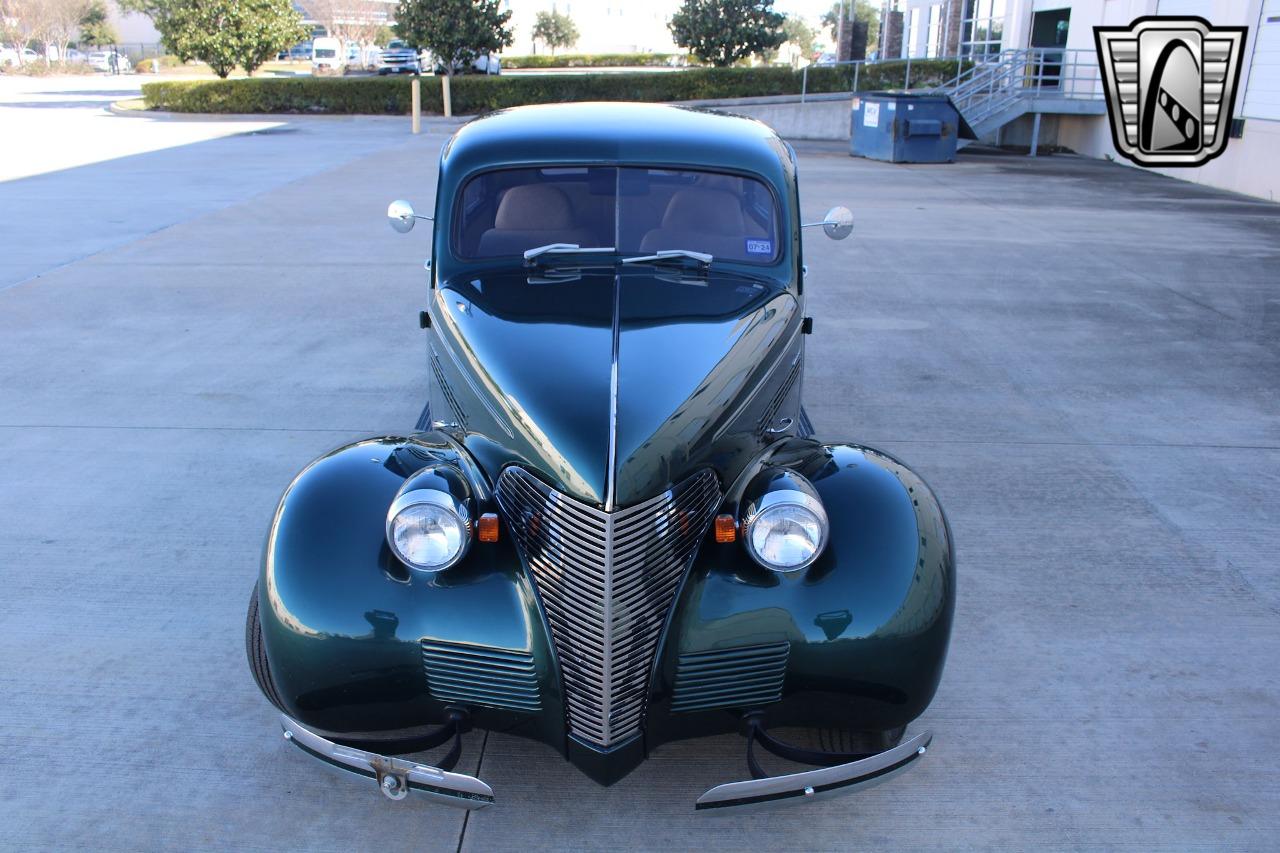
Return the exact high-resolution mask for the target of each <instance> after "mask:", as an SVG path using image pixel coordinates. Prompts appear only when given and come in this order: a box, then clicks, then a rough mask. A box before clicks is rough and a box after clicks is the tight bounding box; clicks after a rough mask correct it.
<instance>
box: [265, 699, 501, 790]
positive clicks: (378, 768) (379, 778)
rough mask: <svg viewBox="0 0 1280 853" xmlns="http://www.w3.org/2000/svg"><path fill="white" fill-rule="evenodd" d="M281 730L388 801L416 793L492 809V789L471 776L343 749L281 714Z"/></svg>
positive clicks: (296, 744)
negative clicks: (359, 778) (370, 784)
mask: <svg viewBox="0 0 1280 853" xmlns="http://www.w3.org/2000/svg"><path fill="white" fill-rule="evenodd" d="M280 726H281V728H283V729H284V737H285V740H287V741H289V742H290V743H292V744H293V745H294V746H296V747H298V748H299V749H301V750H302V751H303V752H306V753H309V754H310V755H311V756H312V757H314V758H318V759H320V760H321V761H323V762H325V763H326V764H330V765H332V766H334V767H337V768H338V769H339V770H345V771H347V772H348V773H354V774H356V775H357V776H365V777H367V778H369V779H373V780H374V781H375V782H377V783H378V790H380V791H381V792H382V793H383V794H385V795H386V796H387V797H389V798H390V799H393V800H403V799H404V798H405V797H407V796H408V795H409V792H410V791H415V792H417V793H419V794H423V795H425V796H426V797H428V798H430V799H432V800H434V801H435V802H438V803H444V804H445V805H450V806H457V807H458V808H464V809H482V808H484V807H485V806H491V805H493V789H492V788H490V787H489V786H488V785H486V784H485V783H484V782H481V781H480V780H479V779H477V778H475V777H474V776H467V775H465V774H462V773H452V772H450V771H447V770H441V769H440V768H438V767H431V766H430V765H427V764H418V763H417V762H414V761H408V760H406V759H403V758H394V757H391V756H386V755H379V754H378V753H376V752H366V751H365V750H363V749H354V748H352V747H349V746H343V745H341V744H337V743H334V742H333V741H331V740H327V739H325V738H323V737H321V736H320V735H319V734H317V733H316V732H313V731H312V730H311V729H308V728H307V727H306V726H304V725H302V724H301V723H299V722H298V721H297V720H294V719H291V718H289V717H286V716H285V715H284V714H281V715H280Z"/></svg>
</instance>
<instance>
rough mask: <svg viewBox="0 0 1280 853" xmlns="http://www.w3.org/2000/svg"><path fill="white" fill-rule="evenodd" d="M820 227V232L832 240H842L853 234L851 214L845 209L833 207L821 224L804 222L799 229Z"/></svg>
mask: <svg viewBox="0 0 1280 853" xmlns="http://www.w3.org/2000/svg"><path fill="white" fill-rule="evenodd" d="M815 225H821V226H822V231H823V233H825V234H826V235H827V236H828V237H830V238H831V239H832V240H843V239H844V238H845V237H848V236H849V235H850V234H852V233H853V213H851V212H850V211H849V208H847V207H833V208H831V209H830V210H828V211H827V215H826V217H825V218H824V219H823V220H822V221H821V222H806V223H804V224H803V225H801V226H800V227H801V228H812V227H814V226H815Z"/></svg>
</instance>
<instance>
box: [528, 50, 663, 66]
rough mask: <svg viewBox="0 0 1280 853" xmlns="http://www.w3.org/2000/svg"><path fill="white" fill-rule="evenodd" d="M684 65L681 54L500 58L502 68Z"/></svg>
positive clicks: (582, 54) (598, 54) (589, 54)
mask: <svg viewBox="0 0 1280 853" xmlns="http://www.w3.org/2000/svg"><path fill="white" fill-rule="evenodd" d="M676 57H679V59H678V60H677V61H678V62H680V64H684V60H685V57H684V55H683V54H675V53H562V54H560V55H559V56H552V55H550V54H546V53H541V54H537V55H536V56H506V55H504V56H503V57H502V67H503V68H637V67H640V68H643V67H650V66H664V65H671V64H672V59H673V58H676Z"/></svg>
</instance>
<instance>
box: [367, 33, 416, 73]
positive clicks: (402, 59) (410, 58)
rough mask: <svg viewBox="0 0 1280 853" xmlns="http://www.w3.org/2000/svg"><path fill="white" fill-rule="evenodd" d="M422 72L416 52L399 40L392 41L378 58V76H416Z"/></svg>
mask: <svg viewBox="0 0 1280 853" xmlns="http://www.w3.org/2000/svg"><path fill="white" fill-rule="evenodd" d="M421 71H422V60H421V59H420V58H419V56H418V51H416V50H415V49H414V48H412V47H410V46H409V44H408V43H407V42H405V41H403V40H401V39H392V40H391V41H389V42H387V46H386V47H384V48H383V49H382V53H381V54H380V55H379V58H378V74H380V75H387V74H417V73H419V72H421Z"/></svg>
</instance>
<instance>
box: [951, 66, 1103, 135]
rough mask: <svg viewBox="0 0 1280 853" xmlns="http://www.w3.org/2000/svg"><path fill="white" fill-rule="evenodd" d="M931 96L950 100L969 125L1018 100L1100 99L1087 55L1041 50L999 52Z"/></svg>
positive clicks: (1097, 79) (1096, 77) (1096, 76)
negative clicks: (946, 96) (1039, 98)
mask: <svg viewBox="0 0 1280 853" xmlns="http://www.w3.org/2000/svg"><path fill="white" fill-rule="evenodd" d="M931 91H933V92H935V93H938V94H946V95H948V96H950V98H951V100H952V103H954V104H955V105H956V108H957V109H958V110H959V111H960V112H961V114H963V115H964V117H965V120H966V121H967V122H969V124H970V125H976V124H978V123H980V122H982V121H983V120H984V119H987V118H989V117H991V116H992V115H995V114H997V113H1000V112H1003V111H1004V110H1006V109H1007V108H1008V107H1010V106H1012V105H1013V104H1014V103H1015V102H1016V101H1019V100H1022V99H1024V98H1034V97H1041V96H1052V97H1054V98H1070V99H1087V100H1098V99H1101V98H1102V96H1103V93H1102V86H1101V77H1100V75H1099V69H1098V59H1097V55H1096V54H1095V53H1094V52H1093V51H1092V50H1078V49H1071V50H1068V49H1065V48H1043V47H1035V48H1023V49H1020V50H1006V51H1003V52H1002V53H1000V54H998V55H997V56H996V57H994V58H993V60H992V61H991V62H984V63H980V64H978V65H975V66H974V67H973V68H969V69H964V70H962V71H960V72H959V73H957V74H956V76H955V77H954V78H952V79H951V80H949V81H947V82H946V83H944V84H943V85H942V86H939V87H937V88H936V89H933V90H931Z"/></svg>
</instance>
